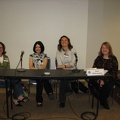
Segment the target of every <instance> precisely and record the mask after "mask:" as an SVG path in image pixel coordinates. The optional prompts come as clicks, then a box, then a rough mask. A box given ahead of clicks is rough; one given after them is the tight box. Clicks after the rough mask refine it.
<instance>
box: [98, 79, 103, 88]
mask: <svg viewBox="0 0 120 120" xmlns="http://www.w3.org/2000/svg"><path fill="white" fill-rule="evenodd" d="M97 82H98V84H99V82H100V87H102V86H103V85H104V84H105V83H104V81H103V80H98V81H97Z"/></svg>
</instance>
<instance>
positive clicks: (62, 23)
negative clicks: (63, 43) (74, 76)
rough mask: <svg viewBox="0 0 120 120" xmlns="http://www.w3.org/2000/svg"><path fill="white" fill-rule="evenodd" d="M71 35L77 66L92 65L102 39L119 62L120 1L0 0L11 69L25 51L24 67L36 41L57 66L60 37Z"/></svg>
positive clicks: (0, 34)
mask: <svg viewBox="0 0 120 120" xmlns="http://www.w3.org/2000/svg"><path fill="white" fill-rule="evenodd" d="M64 34H65V35H67V36H68V37H70V39H71V42H72V44H73V46H74V47H75V49H76V51H77V53H78V58H79V61H78V68H86V67H91V66H92V64H93V61H94V59H95V57H96V56H97V54H98V51H99V48H100V46H101V44H102V42H103V41H108V42H110V43H111V45H112V47H113V52H114V54H115V55H116V56H117V58H118V61H119V63H120V54H119V46H120V40H119V38H120V0H0V41H2V42H4V43H5V45H6V47H7V55H8V56H9V57H10V61H11V68H15V67H16V66H17V64H18V61H19V57H20V54H21V51H22V50H24V51H25V54H24V57H23V67H24V68H28V60H29V54H31V53H32V47H33V44H34V42H35V41H36V40H41V41H42V42H43V43H44V45H45V48H46V49H45V53H47V54H48V56H50V58H51V68H55V63H54V59H55V55H56V50H57V47H56V46H57V44H58V40H59V38H60V37H61V36H62V35H64Z"/></svg>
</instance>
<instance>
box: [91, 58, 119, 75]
mask: <svg viewBox="0 0 120 120" xmlns="http://www.w3.org/2000/svg"><path fill="white" fill-rule="evenodd" d="M93 67H96V68H104V69H105V70H108V72H109V73H110V74H111V75H113V76H115V77H116V76H117V72H118V60H117V58H116V57H115V56H112V57H111V58H110V59H104V58H103V57H102V56H98V57H97V58H96V59H95V61H94V64H93Z"/></svg>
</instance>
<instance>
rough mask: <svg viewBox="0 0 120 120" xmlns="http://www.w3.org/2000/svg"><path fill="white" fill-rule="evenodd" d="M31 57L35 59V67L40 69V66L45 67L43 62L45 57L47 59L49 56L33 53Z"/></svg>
mask: <svg viewBox="0 0 120 120" xmlns="http://www.w3.org/2000/svg"><path fill="white" fill-rule="evenodd" d="M29 57H30V58H32V59H33V65H34V67H35V68H39V67H40V66H42V65H43V60H44V58H45V57H47V55H46V54H44V53H40V54H38V53H33V54H31V55H30V56H29Z"/></svg>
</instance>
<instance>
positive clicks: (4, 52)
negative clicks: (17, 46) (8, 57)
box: [0, 42, 6, 55]
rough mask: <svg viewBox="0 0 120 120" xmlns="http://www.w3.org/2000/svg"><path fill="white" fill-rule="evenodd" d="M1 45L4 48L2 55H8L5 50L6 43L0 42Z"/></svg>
mask: <svg viewBox="0 0 120 120" xmlns="http://www.w3.org/2000/svg"><path fill="white" fill-rule="evenodd" d="M0 44H1V45H2V47H3V53H2V54H3V55H5V54H6V51H5V48H6V47H5V45H4V43H2V42H0Z"/></svg>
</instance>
